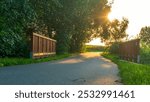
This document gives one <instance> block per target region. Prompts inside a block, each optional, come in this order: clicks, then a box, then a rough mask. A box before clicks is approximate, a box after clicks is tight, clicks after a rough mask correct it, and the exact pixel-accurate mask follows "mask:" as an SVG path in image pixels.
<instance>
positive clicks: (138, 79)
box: [103, 53, 150, 85]
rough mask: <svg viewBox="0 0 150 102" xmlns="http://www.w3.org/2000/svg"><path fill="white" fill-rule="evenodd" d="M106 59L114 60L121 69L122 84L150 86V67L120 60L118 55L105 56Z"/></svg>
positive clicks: (106, 54)
mask: <svg viewBox="0 0 150 102" xmlns="http://www.w3.org/2000/svg"><path fill="white" fill-rule="evenodd" d="M103 56H104V57H105V58H108V59H110V60H112V61H113V62H114V63H116V64H117V65H118V67H119V70H120V72H119V75H120V77H121V80H122V83H123V84H126V85H149V84H150V66H149V65H144V64H137V63H133V62H128V61H123V60H120V59H119V57H118V56H117V55H112V54H109V53H105V54H103Z"/></svg>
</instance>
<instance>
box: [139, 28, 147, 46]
mask: <svg viewBox="0 0 150 102" xmlns="http://www.w3.org/2000/svg"><path fill="white" fill-rule="evenodd" d="M139 36H140V38H141V41H142V42H143V43H145V44H146V45H147V46H149V47H150V27H148V26H146V27H143V28H141V31H140V34H139Z"/></svg>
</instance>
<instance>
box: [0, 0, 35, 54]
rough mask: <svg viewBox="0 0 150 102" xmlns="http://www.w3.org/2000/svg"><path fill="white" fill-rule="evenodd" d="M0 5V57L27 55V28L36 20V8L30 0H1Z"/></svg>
mask: <svg viewBox="0 0 150 102" xmlns="http://www.w3.org/2000/svg"><path fill="white" fill-rule="evenodd" d="M0 5H1V6H0V14H1V17H0V48H1V49H0V57H5V56H25V54H26V52H27V49H26V48H27V43H26V34H25V29H26V28H28V27H29V26H31V25H32V22H34V20H35V19H34V18H35V13H34V10H33V9H32V8H31V7H30V4H29V2H28V0H1V1H0Z"/></svg>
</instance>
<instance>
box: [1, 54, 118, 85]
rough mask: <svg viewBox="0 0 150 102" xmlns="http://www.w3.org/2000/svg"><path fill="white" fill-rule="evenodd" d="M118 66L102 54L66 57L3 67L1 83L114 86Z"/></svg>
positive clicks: (116, 79)
mask: <svg viewBox="0 0 150 102" xmlns="http://www.w3.org/2000/svg"><path fill="white" fill-rule="evenodd" d="M118 80H120V79H119V77H118V68H117V66H116V65H115V64H114V63H112V62H110V61H109V60H107V59H105V58H103V57H101V56H100V55H99V53H94V52H93V53H84V54H81V55H80V56H75V57H70V58H67V59H64V60H59V61H52V62H46V63H39V64H29V65H18V66H12V67H5V68H0V84H1V85H2V84H8V85H14V84H15V85H18V84H19V85H39V84H40V85H85V84H86V85H87V84H88V85H99V84H101V85H102V84H105V85H115V84H120V83H118Z"/></svg>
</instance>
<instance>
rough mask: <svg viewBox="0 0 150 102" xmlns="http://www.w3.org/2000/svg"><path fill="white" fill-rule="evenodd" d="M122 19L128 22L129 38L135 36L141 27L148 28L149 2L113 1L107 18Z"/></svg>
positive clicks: (149, 16) (149, 18)
mask: <svg viewBox="0 0 150 102" xmlns="http://www.w3.org/2000/svg"><path fill="white" fill-rule="evenodd" d="M109 1H111V0H109ZM122 17H125V18H127V19H128V20H129V25H128V29H127V34H129V37H134V36H136V35H137V34H139V32H140V30H141V28H142V27H144V26H150V0H114V4H113V5H112V9H111V13H110V14H109V18H110V19H111V20H112V19H114V18H117V19H122Z"/></svg>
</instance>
